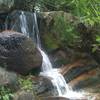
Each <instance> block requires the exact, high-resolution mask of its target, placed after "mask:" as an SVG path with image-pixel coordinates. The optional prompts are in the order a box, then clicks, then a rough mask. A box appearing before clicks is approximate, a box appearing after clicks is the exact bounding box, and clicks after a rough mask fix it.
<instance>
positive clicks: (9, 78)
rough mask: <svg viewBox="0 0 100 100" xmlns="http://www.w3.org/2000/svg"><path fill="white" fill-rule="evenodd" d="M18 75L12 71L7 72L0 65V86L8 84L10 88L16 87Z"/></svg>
mask: <svg viewBox="0 0 100 100" xmlns="http://www.w3.org/2000/svg"><path fill="white" fill-rule="evenodd" d="M17 84H18V77H17V75H16V74H15V73H13V72H8V71H6V70H5V69H3V68H1V67H0V86H5V85H8V86H9V87H10V88H12V89H17V88H18V86H17Z"/></svg>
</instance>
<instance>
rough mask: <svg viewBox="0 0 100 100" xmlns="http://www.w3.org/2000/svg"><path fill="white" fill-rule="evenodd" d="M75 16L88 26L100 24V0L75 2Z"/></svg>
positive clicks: (78, 0) (77, 0) (79, 0)
mask: <svg viewBox="0 0 100 100" xmlns="http://www.w3.org/2000/svg"><path fill="white" fill-rule="evenodd" d="M73 3H74V4H75V9H74V14H75V15H77V16H78V17H79V18H80V20H81V21H83V22H85V23H86V24H90V25H94V24H95V23H100V1H99V0H74V2H73Z"/></svg>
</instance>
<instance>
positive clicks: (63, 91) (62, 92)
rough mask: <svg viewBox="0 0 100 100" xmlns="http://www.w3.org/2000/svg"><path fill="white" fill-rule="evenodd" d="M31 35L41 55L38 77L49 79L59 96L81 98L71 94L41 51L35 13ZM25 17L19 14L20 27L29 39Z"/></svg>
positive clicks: (34, 14)
mask: <svg viewBox="0 0 100 100" xmlns="http://www.w3.org/2000/svg"><path fill="white" fill-rule="evenodd" d="M32 16H33V19H32V20H33V33H34V32H35V33H36V45H37V48H38V49H39V51H40V53H41V55H42V56H43V61H42V72H41V73H40V75H42V76H47V77H51V78H52V80H51V82H52V84H53V85H54V87H55V88H56V89H57V92H58V95H59V96H65V97H68V98H74V97H82V94H80V93H76V92H73V91H72V89H70V88H69V86H68V84H66V81H65V79H64V77H63V76H62V75H61V74H60V73H59V72H58V70H57V69H54V68H53V67H52V64H51V62H50V60H49V58H48V56H47V54H46V53H45V52H44V51H43V50H42V49H41V43H40V38H39V29H38V24H37V17H36V13H33V15H32ZM26 17H27V16H26V15H25V14H24V12H21V15H20V26H21V32H22V33H23V34H25V35H26V36H28V37H29V28H28V25H27V24H28V22H27V20H26Z"/></svg>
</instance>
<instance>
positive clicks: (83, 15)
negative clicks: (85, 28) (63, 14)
mask: <svg viewBox="0 0 100 100" xmlns="http://www.w3.org/2000/svg"><path fill="white" fill-rule="evenodd" d="M37 4H38V5H39V7H40V11H41V10H42V11H45V10H48V11H52V10H53V11H54V10H63V11H67V12H71V13H73V14H74V15H76V16H78V17H79V18H80V21H82V22H85V23H86V24H90V25H94V24H95V23H100V0H37Z"/></svg>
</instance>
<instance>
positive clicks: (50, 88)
mask: <svg viewBox="0 0 100 100" xmlns="http://www.w3.org/2000/svg"><path fill="white" fill-rule="evenodd" d="M51 80H52V79H51V78H50V77H46V76H45V77H43V76H41V77H37V78H35V79H33V81H34V82H33V89H34V91H35V94H36V95H37V96H38V97H47V96H56V95H58V92H57V89H56V87H55V86H54V85H53V84H52V82H51Z"/></svg>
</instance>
